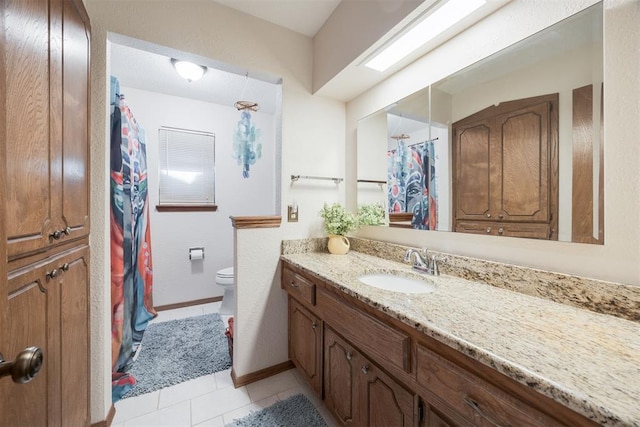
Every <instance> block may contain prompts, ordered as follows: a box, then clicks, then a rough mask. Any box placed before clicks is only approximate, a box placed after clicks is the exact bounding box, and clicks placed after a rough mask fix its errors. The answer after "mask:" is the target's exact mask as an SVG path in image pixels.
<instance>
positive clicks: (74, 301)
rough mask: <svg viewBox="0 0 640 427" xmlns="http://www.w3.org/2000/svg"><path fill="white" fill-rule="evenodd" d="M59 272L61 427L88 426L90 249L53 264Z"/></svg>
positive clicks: (72, 254) (65, 257)
mask: <svg viewBox="0 0 640 427" xmlns="http://www.w3.org/2000/svg"><path fill="white" fill-rule="evenodd" d="M56 264H57V268H58V270H59V271H60V276H59V277H60V279H59V287H58V290H59V293H60V294H59V300H60V340H59V345H60V350H59V351H60V363H61V366H60V381H61V384H60V390H61V395H62V396H63V399H62V402H61V420H62V425H63V426H86V425H89V424H90V412H89V411H90V408H89V401H90V398H89V392H90V390H89V384H90V381H89V379H90V377H91V371H90V369H89V356H90V349H89V341H90V330H89V249H88V247H86V246H85V247H83V248H82V249H80V250H75V251H73V252H72V253H70V254H69V255H66V256H64V257H62V258H60V259H58V260H57V262H56Z"/></svg>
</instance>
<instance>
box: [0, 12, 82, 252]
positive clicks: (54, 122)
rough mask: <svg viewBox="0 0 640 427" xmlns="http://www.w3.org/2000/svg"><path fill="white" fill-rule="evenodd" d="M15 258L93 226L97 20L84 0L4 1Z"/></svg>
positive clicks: (7, 162) (10, 228)
mask: <svg viewBox="0 0 640 427" xmlns="http://www.w3.org/2000/svg"><path fill="white" fill-rule="evenodd" d="M2 13H3V14H4V16H5V19H4V22H3V31H4V40H5V43H4V58H3V59H4V66H5V67H6V74H5V81H6V86H5V91H4V94H3V95H4V96H3V99H2V101H3V104H4V105H6V125H5V129H4V135H3V137H4V138H5V150H6V158H5V159H4V162H3V165H2V166H3V167H6V169H7V174H6V180H5V185H6V190H7V191H6V193H5V203H4V205H3V208H4V214H5V215H6V218H7V219H6V223H5V227H6V230H7V236H6V241H7V252H8V257H9V259H10V260H12V259H16V258H19V257H20V256H21V255H24V254H31V253H37V252H40V251H43V250H45V249H46V248H47V247H49V246H52V245H55V244H57V243H59V242H64V241H68V240H69V239H70V238H73V237H81V236H86V235H88V234H89V193H88V190H89V186H88V176H89V174H88V170H87V168H88V149H89V144H88V141H89V137H88V135H89V129H88V123H89V113H88V111H89V110H88V109H89V102H88V99H89V24H88V17H87V15H86V11H85V10H84V8H83V7H82V6H81V5H80V4H79V3H78V0H49V1H47V0H8V1H6V2H3V3H2Z"/></svg>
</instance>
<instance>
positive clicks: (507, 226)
mask: <svg viewBox="0 0 640 427" xmlns="http://www.w3.org/2000/svg"><path fill="white" fill-rule="evenodd" d="M456 232H458V233H473V234H486V235H488V236H507V237H526V238H530V239H544V240H549V236H550V235H551V230H550V227H549V224H539V223H527V222H520V223H510V222H506V221H504V222H494V221H457V222H456Z"/></svg>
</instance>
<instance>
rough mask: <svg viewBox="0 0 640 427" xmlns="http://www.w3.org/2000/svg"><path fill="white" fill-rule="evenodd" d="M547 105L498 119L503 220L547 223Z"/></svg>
mask: <svg viewBox="0 0 640 427" xmlns="http://www.w3.org/2000/svg"><path fill="white" fill-rule="evenodd" d="M549 109H550V106H549V104H548V103H546V102H545V103H542V104H538V105H535V106H532V107H528V108H525V109H522V110H519V111H514V112H510V113H507V114H503V115H501V116H498V117H497V123H496V127H497V129H498V132H499V135H500V137H499V139H498V140H499V144H500V146H499V147H498V149H497V150H496V151H497V152H498V153H500V154H501V156H502V159H501V163H502V181H501V197H500V199H499V200H500V202H501V206H499V207H498V212H499V213H500V214H501V215H503V217H504V219H506V220H518V221H547V220H548V217H549V182H548V180H549V176H548V175H549V172H548V171H549V113H550V110H549Z"/></svg>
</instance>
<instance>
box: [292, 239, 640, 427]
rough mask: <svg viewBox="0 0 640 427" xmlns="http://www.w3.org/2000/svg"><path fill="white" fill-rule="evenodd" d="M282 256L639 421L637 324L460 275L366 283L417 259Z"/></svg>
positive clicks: (500, 364) (554, 388)
mask: <svg viewBox="0 0 640 427" xmlns="http://www.w3.org/2000/svg"><path fill="white" fill-rule="evenodd" d="M281 259H282V260H285V261H287V262H289V263H291V264H293V265H295V266H297V267H299V268H301V269H303V270H304V271H307V272H309V273H310V274H311V275H314V276H316V277H318V278H320V279H322V280H324V281H325V282H328V283H329V284H331V285H333V286H335V287H336V288H339V289H340V290H342V291H343V292H345V293H347V294H349V295H351V296H353V297H355V298H357V299H359V300H361V301H363V302H365V303H367V304H368V305H370V306H372V307H374V308H377V309H379V310H381V311H383V312H385V313H387V314H389V315H390V316H392V317H394V318H397V319H399V320H400V321H402V322H404V323H405V324H407V325H409V326H411V327H414V328H416V329H417V330H419V331H421V332H423V333H425V334H426V335H429V336H431V337H433V338H435V339H437V340H438V341H440V342H443V343H445V344H447V345H449V346H450V347H452V348H454V349H456V350H459V351H460V352H462V353H464V354H466V355H468V356H470V357H472V358H474V359H476V360H478V361H479V362H481V363H483V364H485V365H488V366H491V367H492V368H494V369H496V370H497V371H499V372H501V373H503V374H505V375H506V376H508V377H510V378H513V379H514V380H516V381H518V382H520V383H522V384H525V385H527V386H529V387H531V388H533V389H534V390H536V391H538V392H539V393H541V394H544V395H546V396H548V397H550V398H552V399H554V400H556V401H558V402H560V403H562V404H563V405H565V406H567V407H569V408H571V409H573V410H574V411H576V412H578V413H580V414H583V415H584V416H586V417H587V418H590V419H592V420H594V421H596V422H598V423H600V424H605V425H607V426H640V403H638V397H640V324H639V323H637V322H632V321H629V320H625V319H621V318H617V317H614V316H610V315H604V314H598V313H594V312H591V311H588V310H585V309H581V308H575V307H571V306H568V305H564V304H560V303H556V302H552V301H549V300H545V299H542V298H536V297H532V296H528V295H524V294H520V293H516V292H513V291H510V290H506V289H500V288H496V287H494V286H490V285H486V284H483V283H480V282H472V281H469V280H465V279H462V278H458V277H453V276H444V275H442V276H420V277H422V278H425V279H427V280H432V281H433V282H434V283H435V285H436V287H437V289H436V291H434V292H432V293H429V294H403V293H397V292H390V291H385V290H380V289H377V288H374V287H371V286H368V285H365V284H363V283H361V282H360V281H359V280H358V276H360V275H362V274H367V273H377V272H384V271H388V272H389V271H400V272H402V273H403V274H406V275H409V276H413V277H416V276H417V275H419V273H416V272H414V271H413V270H412V269H411V267H410V266H408V265H406V264H403V263H400V262H394V261H388V260H385V259H381V258H377V257H374V256H370V255H366V254H363V253H360V252H354V251H351V252H349V253H348V254H347V255H343V256H339V255H330V254H328V253H318V252H308V253H297V254H288V255H282V256H281Z"/></svg>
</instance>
